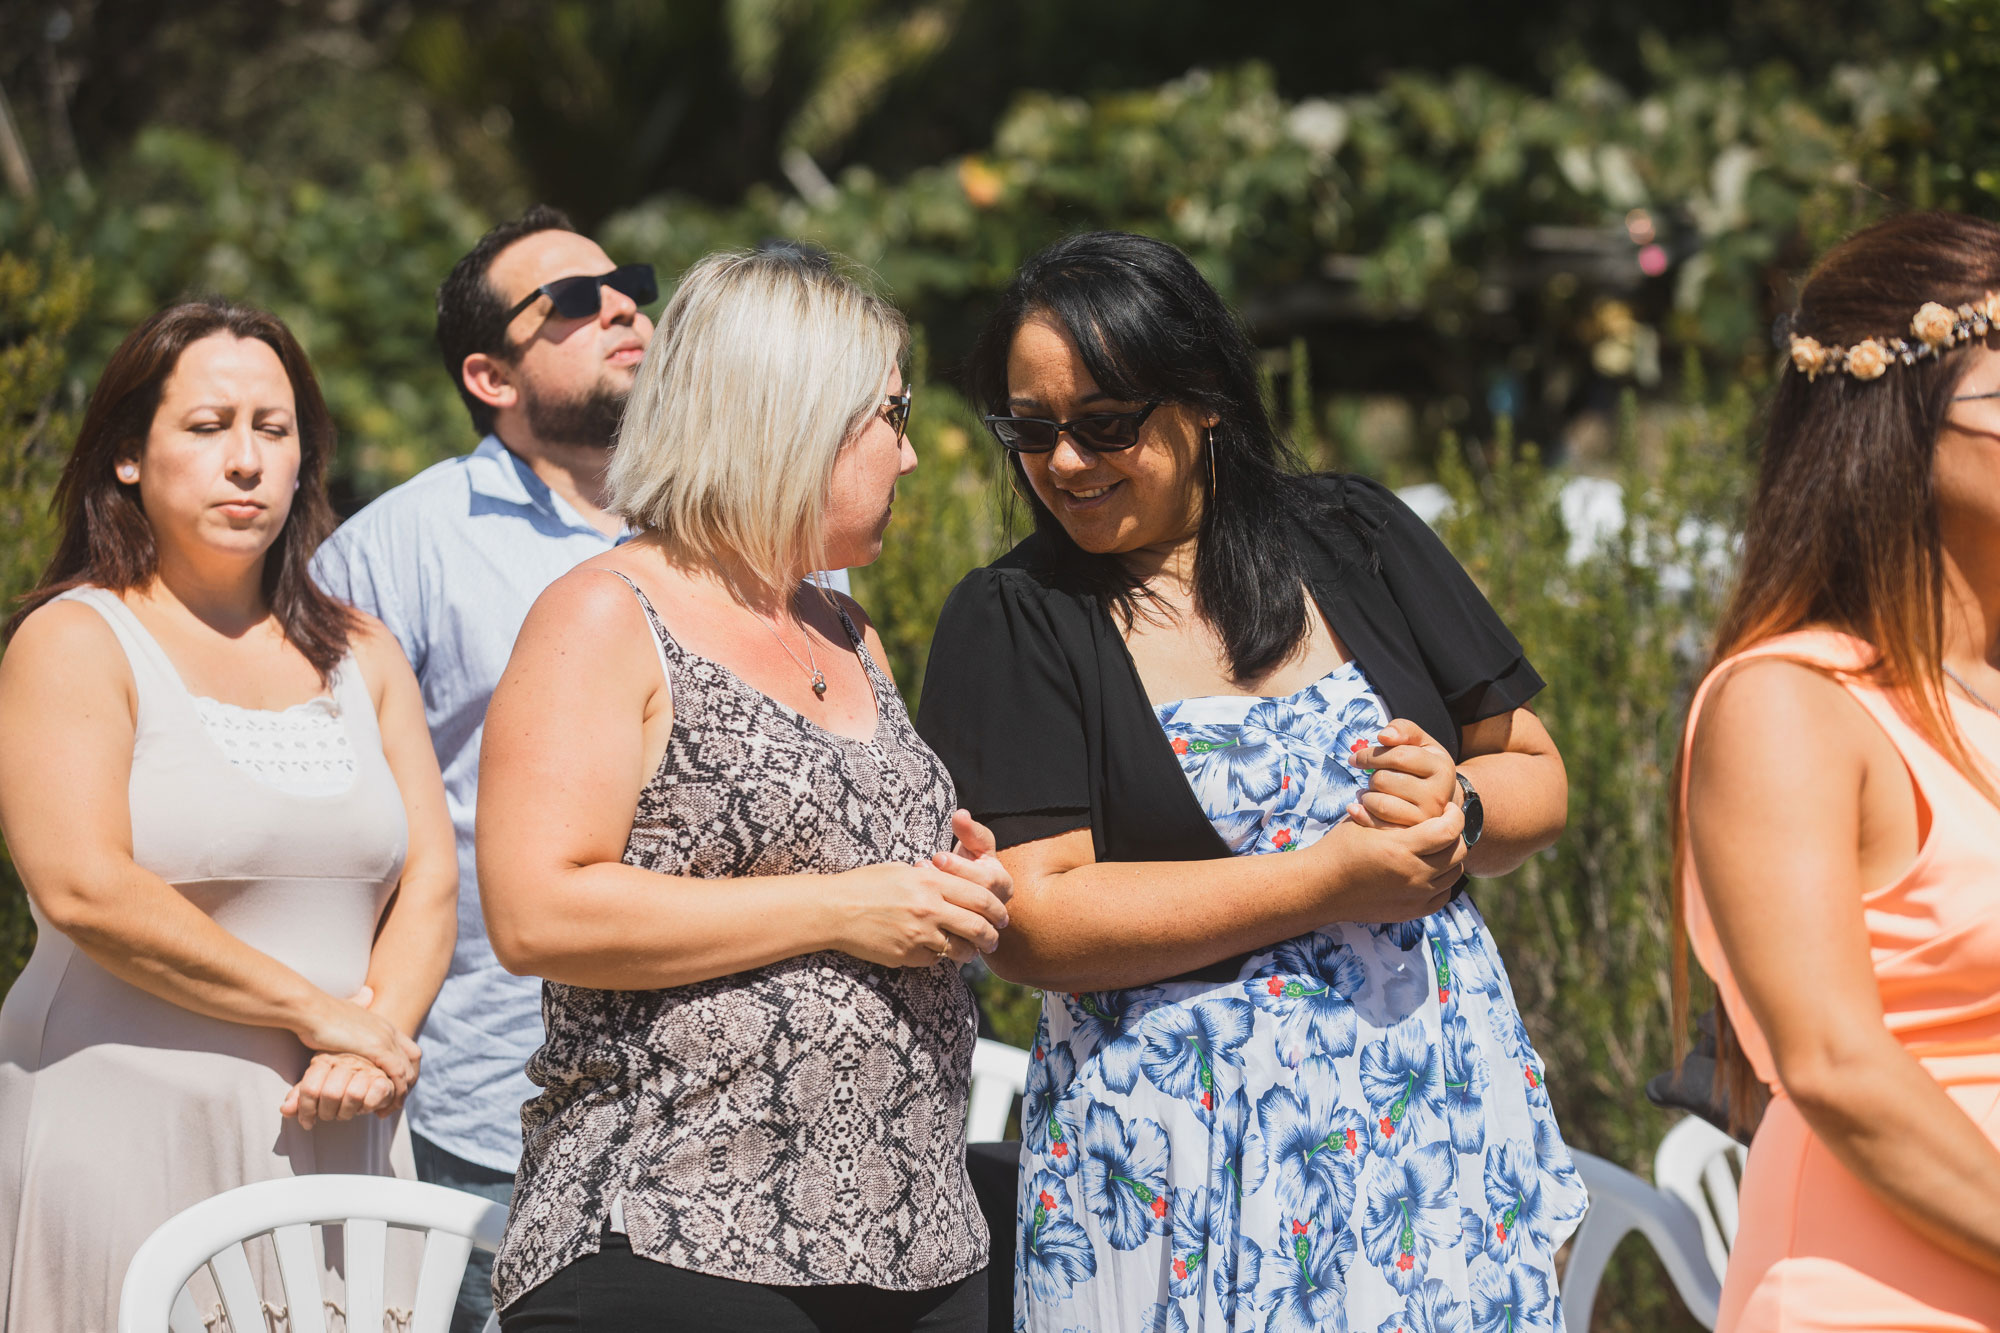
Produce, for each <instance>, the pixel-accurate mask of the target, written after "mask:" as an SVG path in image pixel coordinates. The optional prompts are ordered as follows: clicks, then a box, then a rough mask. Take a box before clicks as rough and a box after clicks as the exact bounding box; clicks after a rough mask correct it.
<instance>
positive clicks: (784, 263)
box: [608, 246, 910, 593]
mask: <svg viewBox="0 0 2000 1333" xmlns="http://www.w3.org/2000/svg"><path fill="white" fill-rule="evenodd" d="M909 337H910V335H909V326H908V325H907V324H906V323H905V322H904V320H903V316H902V315H901V314H900V313H899V312H898V311H897V310H896V309H895V307H893V306H891V305H890V304H889V303H888V302H887V301H884V300H883V299H882V298H880V297H879V296H876V295H874V294H873V293H872V292H869V291H867V290H865V289H863V288H862V287H861V285H860V284H859V283H857V282H856V281H854V280H853V279H852V278H849V277H847V276H846V275H844V274H842V273H840V272H838V271H836V269H835V268H834V265H833V262H832V260H831V258H830V257H829V256H827V255H826V254H825V253H824V252H821V251H816V250H810V249H807V248H804V247H797V246H783V247H773V248H770V249H759V250H755V251H724V252H720V253H717V254H712V255H709V256H708V257H707V258H705V259H703V260H701V261H700V262H699V263H697V264H696V265H695V266H694V267H693V268H691V269H689V270H688V271H687V273H686V274H685V275H684V276H683V277H682V278H681V283H680V287H679V289H678V290H676V291H675V292H674V296H673V299H672V300H671V301H669V302H668V303H667V308H666V309H665V310H663V311H661V312H660V322H659V328H658V330H657V331H656V332H655V333H654V335H653V341H652V345H651V346H650V347H649V348H648V349H647V351H646V357H645V360H644V361H643V362H641V363H640V366H639V375H638V382H637V383H636V384H635V385H634V386H633V388H632V396H631V398H630V399H629V400H628V401H627V403H626V405H625V419H624V423H623V425H622V426H621V427H620V429H619V432H618V447H617V448H616V449H615V450H613V451H612V455H611V468H610V473H609V476H608V482H609V486H610V492H611V497H610V499H611V503H610V509H611V510H612V512H614V513H616V514H618V515H619V516H621V517H622V518H624V519H625V520H626V521H628V522H630V523H631V524H633V525H634V526H636V527H639V528H642V529H645V530H647V531H650V532H656V533H658V534H659V535H660V536H661V537H662V538H664V539H665V541H666V542H667V544H668V546H669V547H670V549H672V550H673V551H674V552H675V554H676V555H679V556H681V557H684V558H689V559H694V560H700V561H704V562H708V563H720V562H722V561H725V560H727V561H729V562H733V563H739V564H740V565H741V567H742V568H743V570H744V573H745V575H746V576H747V580H748V581H750V582H751V583H753V584H755V585H758V586H755V587H751V588H741V589H739V590H738V591H739V593H749V592H762V593H782V592H784V591H786V590H788V589H789V588H790V587H791V585H792V583H793V581H794V580H796V579H797V578H798V577H799V576H800V575H801V574H802V573H804V572H805V571H807V570H813V569H820V568H823V567H824V566H825V564H826V555H827V548H826V503H827V494H828V490H829V487H830V484H831V481H832V478H833V463H834V459H835V457H836V456H837V455H838V454H839V453H840V450H841V446H842V445H844V444H845V443H846V442H847V441H848V440H850V439H852V438H853V437H854V436H855V435H856V434H857V433H858V432H859V431H860V430H861V429H862V428H863V427H864V426H866V425H867V424H868V421H869V419H870V418H871V417H873V416H874V415H875V413H876V412H877V411H879V410H880V408H881V406H882V399H883V395H884V394H885V393H886V392H887V391H888V384H887V380H888V374H889V368H890V367H891V366H892V365H899V364H901V362H902V360H903V357H904V354H905V352H906V351H907V349H908V347H909Z"/></svg>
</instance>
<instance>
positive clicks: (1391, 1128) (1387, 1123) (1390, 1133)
mask: <svg viewBox="0 0 2000 1333" xmlns="http://www.w3.org/2000/svg"><path fill="white" fill-rule="evenodd" d="M1382 1133H1383V1134H1384V1135H1385V1136H1387V1137H1389V1138H1394V1137H1396V1122H1395V1121H1393V1120H1391V1119H1390V1118H1389V1117H1388V1116H1386V1115H1385V1116H1383V1117H1382Z"/></svg>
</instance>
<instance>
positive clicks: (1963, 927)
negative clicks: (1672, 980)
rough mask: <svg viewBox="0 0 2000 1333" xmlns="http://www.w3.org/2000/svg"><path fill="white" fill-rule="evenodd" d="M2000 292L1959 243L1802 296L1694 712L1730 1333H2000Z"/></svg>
mask: <svg viewBox="0 0 2000 1333" xmlns="http://www.w3.org/2000/svg"><path fill="white" fill-rule="evenodd" d="M1996 293H2000V227H1996V226H1994V225H1993V224H1992V223H1989V222H1984V221H1980V220H1978V219H1974V218H1967V217H1960V216H1956V215H1952V214H1942V213H1924V214H1912V215H1908V216H1904V217H1900V218H1896V219H1893V220H1891V221H1888V222H1885V223H1882V224H1880V225H1878V226H1875V227H1871V228H1869V229H1868V230H1866V231H1863V232H1861V233H1859V234H1858V235H1856V236H1854V237H1853V238H1851V239H1850V240H1848V241H1847V242H1845V243H1844V244H1842V245H1840V246H1838V247H1836V248H1835V249H1834V250H1833V251H1832V252H1831V253H1829V254H1828V255H1827V256H1826V258H1825V259H1824V260H1822V261H1821V263H1820V265H1819V267H1818V268H1817V269H1816V270H1815V271H1814V273H1813V274H1812V276H1811V277H1810V278H1809V279H1808V280H1807V282H1806V284H1805V287H1804V290H1803V291H1802V292H1801V293H1800V298H1799V307H1798V311H1797V313H1796V314H1795V315H1794V316H1793V320H1792V324H1793V336H1792V356H1791V364H1790V366H1789V367H1788V368H1787V369H1786V370H1785V372H1784V374H1783V376H1782V378H1781V380H1780V382H1779V384H1778V388H1777V396H1776V401H1775V402H1774V404H1773V406H1772V409H1771V416H1770V424H1769V427H1768V430H1767V433H1766V435H1765V440H1764V449H1763V456H1762V462H1761V466H1760V475H1759V478H1758V482H1757V489H1756V494H1755V498H1754V499H1753V501H1752V505H1751V510H1750V516H1749V524H1748V530H1747V532H1746V533H1745V537H1744V545H1743V560H1742V568H1741V571H1740V573H1739V575H1738V584H1737V588H1736V591H1735V593H1734V596H1733V598H1732V599H1731V602H1730V604H1729V607H1728V610H1727V612H1726V613H1725V615H1724V616H1723V619H1722V623H1721V626H1720V628H1719V631H1718V634H1717V643H1716V648H1715V663H1714V665H1713V666H1712V667H1711V669H1710V671H1709V673H1708V676H1707V678H1706V680H1705V681H1704V682H1703V684H1702V686H1701V688H1700V690H1699V691H1698V692H1697V693H1696V695H1695V698H1694V701H1693V704H1692V706H1691V708H1690V710H1689V716H1688V724H1687V735H1686V749H1685V751H1684V754H1683V759H1682V770H1683V774H1684V784H1685V785H1684V787H1683V789H1682V791H1681V793H1680V796H1679V799H1680V805H1681V808H1680V819H1679V821H1678V830H1679V834H1680V839H1681V855H1680V858H1679V859H1680V862H1681V866H1682V869H1681V874H1680V877H1679V882H1678V884H1677V886H1676V889H1677V894H1676V899H1677V904H1676V905H1677V907H1678V908H1679V909H1680V910H1681V911H1683V912H1684V913H1685V921H1686V927H1687V933H1688V935H1689V937H1691V939H1692V941H1693V944H1694V948H1695V952H1696V953H1697V954H1698V955H1699V957H1700V959H1701V962H1702V965H1703V966H1704V967H1705V968H1706V969H1707V971H1708V972H1709V974H1710V975H1711V976H1712V977H1713V978H1714V979H1715V982H1716V986H1717V989H1718V991H1719V992H1720V994H1721V999H1722V1006H1721V1007H1722V1024H1721V1027H1722V1031H1721V1034H1720V1035H1721V1051H1722V1065H1723V1074H1724V1079H1723V1081H1724V1084H1725V1086H1726V1088H1727V1090H1728V1093H1729V1101H1730V1105H1731V1107H1732V1110H1733V1112H1734V1113H1735V1115H1736V1116H1737V1118H1738V1119H1739V1120H1740V1121H1742V1122H1744V1123H1745V1124H1748V1123H1751V1122H1754V1121H1756V1117H1757V1115H1758V1113H1759V1111H1760V1110H1762V1120H1761V1122H1760V1123H1758V1125H1757V1131H1756V1137H1755V1139H1754V1140H1753V1142H1752V1145H1751V1149H1750V1159H1749V1165H1748V1169H1747V1170H1746V1172H1745V1174H1744V1177H1743V1183H1742V1194H1741V1218H1740V1224H1739V1229H1738V1231H1737V1236H1736V1243H1735V1247H1734V1249H1733V1250H1732V1251H1731V1254H1730V1258H1729V1270H1728V1275H1727V1278H1726V1280H1725V1282H1724V1284H1723V1291H1722V1309H1721V1317H1720V1321H1719V1323H1718V1324H1717V1326H1716V1327H1717V1328H1718V1330H1721V1331H1722V1333H1777V1331H1778V1330H1784V1331H1785V1333H1813V1331H1815V1330H1831V1329H1871V1330H1919V1329H1921V1330H1927V1331H1928V1330H1946V1329H1951V1330H1971V1329H1993V1328H2000V714H1996V703H2000V352H1996V349H1995V347H1994V345H1993V344H1994V342H1995V341H1996V337H1995V335H1996V333H2000V295H1996ZM1679 989H1680V990H1682V991H1683V992H1684V990H1685V987H1684V986H1682V987H1680V988H1679ZM1767 1102H1768V1109H1765V1107H1766V1103H1767Z"/></svg>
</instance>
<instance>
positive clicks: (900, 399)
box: [882, 393, 910, 440]
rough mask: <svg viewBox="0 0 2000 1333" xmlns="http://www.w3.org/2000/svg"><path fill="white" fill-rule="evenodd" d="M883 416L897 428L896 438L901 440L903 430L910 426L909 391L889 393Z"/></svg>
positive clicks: (883, 408)
mask: <svg viewBox="0 0 2000 1333" xmlns="http://www.w3.org/2000/svg"><path fill="white" fill-rule="evenodd" d="M882 418H883V420H885V421H887V422H888V423H889V424H890V425H891V426H894V427H895V428H896V438H897V439H898V440H901V439H902V438H903V432H905V431H907V430H908V429H909V428H910V395H909V394H907V393H892V394H889V395H887V396H886V398H885V400H884V405H883V407H882Z"/></svg>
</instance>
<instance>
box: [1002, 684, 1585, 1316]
mask: <svg viewBox="0 0 2000 1333" xmlns="http://www.w3.org/2000/svg"><path fill="white" fill-rule="evenodd" d="M1156 711H1157V712H1158V714H1159V718H1160V724H1161V726H1162V727H1164V728H1165V729H1166V733H1167V736H1168V738H1169V740H1170V741H1171V743H1172V745H1173V748H1174V751H1175V753H1176V754H1177V755H1178V756H1179V758H1180V761H1181V765H1182V767H1183V769H1184V770H1185V771H1186V773H1187V776H1188V781H1189V783H1190V784H1192V786H1193V789H1194V793H1195V795H1196V797H1197V799H1198V800H1199V802H1200V804H1201V807H1202V809H1203V811H1204V812H1205V813H1206V814H1207V815H1208V817H1209V819H1210V820H1211V821H1213V823H1214V825H1215V827H1216V830H1217V831H1218V832H1219V833H1220V834H1221V835H1222V837H1223V839H1224V840H1225V841H1226V842H1227V843H1228V845H1229V846H1230V848H1231V849H1232V850H1233V851H1235V852H1236V853H1237V854H1238V855H1253V854H1261V853H1270V852H1284V851H1292V850H1296V849H1298V848H1300V847H1304V846H1307V845H1309V844H1310V843H1312V842H1313V841H1314V840H1315V839H1317V838H1319V837H1320V836H1321V835H1322V834H1324V833H1325V832H1326V831H1327V830H1328V829H1329V828H1331V827H1333V825H1334V824H1336V823H1338V822H1339V821H1340V820H1341V819H1342V818H1344V817H1345V812H1346V807H1347V805H1348V803H1349V802H1351V801H1353V800H1355V799H1357V798H1358V796H1359V795H1360V793H1361V792H1362V791H1363V790H1365V788H1366V786H1367V778H1366V776H1365V775H1364V774H1362V773H1360V772H1359V771H1357V770H1356V769H1355V768H1353V767H1352V766H1351V765H1350V763H1349V747H1350V746H1352V744H1353V743H1354V742H1355V741H1356V740H1357V739H1362V738H1366V739H1369V740H1371V741H1372V740H1373V738H1374V736H1375V734H1376V733H1377V732H1378V731H1379V730H1380V729H1381V728H1382V727H1383V726H1384V725H1386V723H1387V722H1388V720H1389V719H1388V714H1387V712H1386V710H1385V709H1384V708H1383V705H1382V703H1381V700H1380V699H1379V698H1378V697H1377V695H1376V693H1375V691H1374V689H1373V687H1372V686H1371V685H1370V684H1369V681H1368V678H1367V676H1366V675H1365V674H1364V673H1363V672H1362V670H1361V668H1360V666H1359V665H1358V664H1356V663H1353V662H1349V663H1345V664H1343V665H1342V666H1340V667H1338V668H1336V669H1335V670H1334V671H1332V672H1330V673H1329V674H1327V675H1326V676H1325V677H1324V678H1322V679H1321V680H1319V681H1317V682H1316V683H1314V684H1313V685H1311V686H1308V687H1307V688H1306V689H1304V690H1301V691H1299V692H1298V693H1297V694H1294V695H1291V696H1289V697H1286V698H1281V699H1280V698H1248V697H1241V696H1220V697H1214V698H1201V699H1184V700H1181V701H1179V702H1177V703H1172V704H1167V705H1164V706H1162V707H1160V708H1159V709H1157V710H1156ZM1022 1120H1023V1126H1022V1138H1023V1145H1022V1155H1021V1197H1020V1209H1019V1216H1018V1226H1019V1249H1018V1257H1017V1264H1018V1268H1017V1272H1016V1285H1015V1319H1014V1323H1015V1327H1016V1328H1017V1329H1033V1330H1037V1333H1069V1331H1070V1330H1089V1331H1090V1333H1115V1331H1118V1330H1146V1331H1148V1333H1150V1331H1151V1330H1182V1329H1196V1330H1203V1331H1204V1333H1216V1331H1218V1330H1253V1329H1254V1330H1259V1331H1260V1333H1261V1331H1264V1330H1269V1331H1270V1333H1291V1331H1292V1330H1298V1331H1300V1333H1304V1331H1305V1330H1314V1331H1316V1333H1341V1331H1342V1330H1354V1331H1355V1333H1395V1330H1404V1333H1532V1331H1533V1330H1543V1331H1544V1333H1560V1330H1561V1328H1562V1318H1561V1313H1560V1305H1559V1301H1558V1298H1557V1295H1556V1282H1555V1264H1554V1256H1555V1252H1556V1250H1557V1249H1558V1248H1559V1247H1560V1246H1561V1245H1562V1243H1563V1241H1564V1240H1565V1239H1566V1238H1567V1237H1568V1236H1569V1234H1570V1232H1572V1231H1573V1230H1575V1228H1576V1224H1577V1222H1578V1221H1579V1220H1580V1219H1581V1218H1582V1216H1583V1212H1584V1208H1585V1204H1586V1196H1585V1193H1584V1189H1583V1184H1582V1182H1581V1181H1580V1180H1579V1179H1578V1177H1577V1174H1576V1169H1575V1167H1574V1165H1573V1164H1572V1163H1571V1160H1570V1156H1569V1152H1568V1150H1567V1149H1566V1148H1564V1146H1563V1143H1562V1138H1561V1136H1560V1134H1559V1133H1558V1132H1557V1130H1556V1123H1555V1118H1554V1116H1553V1115H1552V1114H1551V1113H1550V1110H1549V1094H1548V1089H1547V1087H1546V1086H1545V1084H1544V1082H1543V1076H1542V1061H1541V1059H1540V1057H1539V1056H1537V1055H1536V1054H1535V1051H1534V1049H1533V1047H1532V1046H1530V1044H1529V1042H1528V1034H1527V1031H1526V1029H1525V1028H1524V1027H1523V1026H1522V1023H1521V1016H1520V1012H1519V1010H1518V1009H1517V1008H1516V1006H1515V1003H1514V996H1513V992H1512V989H1511V988H1510V987H1509V985H1508V982H1507V973H1506V970H1505V969H1504V968H1503V967H1502V966H1501V963H1500V958H1499V956H1498V954H1497V953H1496V952H1495V950H1494V947H1493V942H1492V939H1491V938H1490V937H1489V936H1488V934H1487V930H1486V925H1485V922H1483V921H1482V920H1481V919H1480V916H1479V912H1478V909H1476V908H1475V907H1473V905H1472V903H1471V901H1470V900H1468V899H1466V898H1463V897H1461V898H1460V899H1458V900H1457V901H1455V902H1453V903H1451V904H1450V905H1449V906H1447V907H1445V908H1444V909H1443V910H1441V911H1439V912H1437V913H1436V914H1434V915H1432V916H1429V917H1426V918H1424V919H1423V920H1421V921H1411V922H1407V923H1404V924H1400V925H1389V926H1381V925H1354V924H1337V925H1330V926H1327V927H1325V928H1323V929H1321V930H1317V931H1314V932H1312V933H1311V934H1308V935H1301V936H1299V937H1298V938H1296V939H1292V940H1287V941H1285V942H1284V943H1283V944H1280V945H1278V946H1276V947H1275V948H1272V949H1268V950H1265V951H1263V952H1261V953H1258V954H1255V955H1253V956H1252V957H1251V958H1250V959H1249V960H1248V961H1247V962H1246V963H1245V964H1244V966H1243V968H1242V971H1241V974H1240V976H1239V978H1238V980H1236V981H1235V982H1231V983H1213V982H1169V983H1163V984H1160V985H1154V986H1141V987H1136V988H1133V989H1130V990H1120V991H1102V992H1095V993H1091V994H1084V995H1061V994H1054V993H1050V994H1048V995H1046V996H1044V998H1043V1004H1042V1021H1041V1028H1040V1031H1039V1033H1038V1034H1037V1038H1036V1042H1035V1049H1034V1053H1033V1059H1032V1060H1031V1062H1030V1065H1029V1072H1028V1087H1027V1096H1026V1101H1025V1107H1024V1110H1023V1113H1022Z"/></svg>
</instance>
